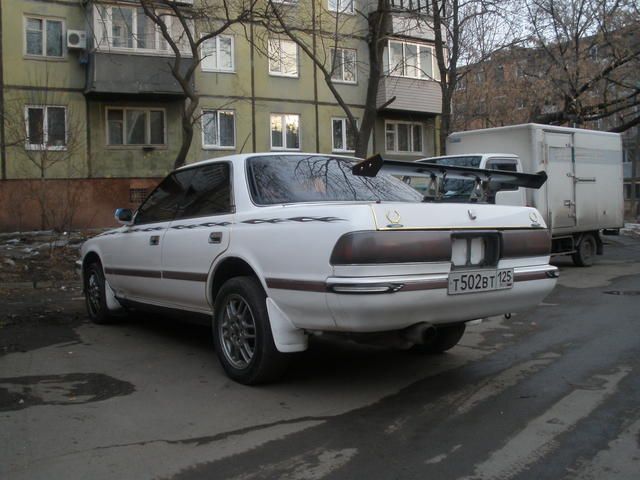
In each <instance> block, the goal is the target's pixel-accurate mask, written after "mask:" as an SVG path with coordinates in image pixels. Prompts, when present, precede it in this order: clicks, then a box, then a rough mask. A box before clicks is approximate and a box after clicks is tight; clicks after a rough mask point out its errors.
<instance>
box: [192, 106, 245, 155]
mask: <svg viewBox="0 0 640 480" xmlns="http://www.w3.org/2000/svg"><path fill="white" fill-rule="evenodd" d="M214 112H215V113H216V116H217V117H218V139H220V113H231V114H232V115H233V145H224V146H222V145H213V144H207V143H205V136H204V125H203V123H204V122H203V120H204V116H205V114H207V113H214ZM200 113H201V115H200V125H201V126H200V130H201V133H202V149H203V150H235V149H236V138H237V134H236V111H235V110H229V109H221V108H202V109H201V111H200Z"/></svg>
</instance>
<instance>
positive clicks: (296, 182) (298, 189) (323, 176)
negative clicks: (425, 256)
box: [247, 155, 422, 205]
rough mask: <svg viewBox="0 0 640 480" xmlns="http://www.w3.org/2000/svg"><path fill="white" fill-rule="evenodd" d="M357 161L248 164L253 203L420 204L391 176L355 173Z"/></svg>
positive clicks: (295, 158) (280, 158)
mask: <svg viewBox="0 0 640 480" xmlns="http://www.w3.org/2000/svg"><path fill="white" fill-rule="evenodd" d="M356 162H357V160H356V159H353V160H350V159H345V158H338V157H332V156H328V155H262V156H256V157H251V158H249V159H248V160H247V172H248V175H249V185H250V191H251V196H252V198H253V201H254V202H255V203H257V204H258V205H272V204H277V203H300V202H322V201H347V202H348V201H377V200H380V201H399V202H420V201H422V196H421V195H420V194H419V193H418V192H416V191H415V190H414V189H412V188H410V187H408V186H407V185H405V184H404V183H402V182H401V181H400V180H398V179H396V178H395V177H392V176H391V175H386V174H379V175H378V176H376V177H375V178H367V177H357V176H355V175H353V174H352V173H351V168H352V167H353V165H354V164H355V163H356Z"/></svg>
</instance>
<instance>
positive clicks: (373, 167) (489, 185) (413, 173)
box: [352, 154, 547, 201]
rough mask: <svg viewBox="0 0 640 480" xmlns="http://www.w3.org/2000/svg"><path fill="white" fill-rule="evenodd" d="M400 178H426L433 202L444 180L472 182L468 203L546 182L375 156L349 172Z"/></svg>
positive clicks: (499, 172)
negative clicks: (380, 174)
mask: <svg viewBox="0 0 640 480" xmlns="http://www.w3.org/2000/svg"><path fill="white" fill-rule="evenodd" d="M380 171H382V172H384V173H388V174H391V175H397V176H400V177H427V178H429V179H430V180H431V182H430V183H429V187H428V189H427V191H428V192H429V194H428V197H434V198H436V199H438V198H441V197H442V196H443V195H444V192H443V191H442V190H443V188H442V187H443V184H444V181H445V180H446V179H456V180H473V181H474V182H475V184H476V188H474V190H473V192H472V193H471V198H470V199H471V200H473V199H475V200H479V201H486V200H487V198H488V197H489V196H491V195H494V194H495V193H496V192H498V191H500V190H512V189H514V188H518V187H525V188H535V189H538V188H540V187H542V185H544V183H545V182H546V181H547V174H546V173H545V172H538V173H533V174H532V173H520V172H508V171H506V170H486V169H483V168H474V167H459V166H454V165H439V164H436V163H427V162H422V161H417V162H407V161H403V160H385V159H383V158H382V157H381V156H380V155H379V154H376V155H374V156H372V157H369V158H367V159H365V160H363V161H361V162H359V163H357V164H356V165H354V167H353V169H352V172H353V174H354V175H357V176H360V177H375V176H376V175H377V174H378V172H380Z"/></svg>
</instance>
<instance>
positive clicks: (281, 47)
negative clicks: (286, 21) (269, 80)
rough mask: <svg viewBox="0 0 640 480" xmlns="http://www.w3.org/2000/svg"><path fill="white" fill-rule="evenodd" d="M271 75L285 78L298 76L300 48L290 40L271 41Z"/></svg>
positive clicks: (277, 39)
mask: <svg viewBox="0 0 640 480" xmlns="http://www.w3.org/2000/svg"><path fill="white" fill-rule="evenodd" d="M269 73H270V74H271V75H281V76H283V77H297V76H298V46H297V45H296V44H295V42H292V41H290V40H282V39H279V38H276V39H271V40H269Z"/></svg>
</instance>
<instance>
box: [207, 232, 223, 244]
mask: <svg viewBox="0 0 640 480" xmlns="http://www.w3.org/2000/svg"><path fill="white" fill-rule="evenodd" d="M209 243H222V232H211V233H210V234H209Z"/></svg>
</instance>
